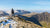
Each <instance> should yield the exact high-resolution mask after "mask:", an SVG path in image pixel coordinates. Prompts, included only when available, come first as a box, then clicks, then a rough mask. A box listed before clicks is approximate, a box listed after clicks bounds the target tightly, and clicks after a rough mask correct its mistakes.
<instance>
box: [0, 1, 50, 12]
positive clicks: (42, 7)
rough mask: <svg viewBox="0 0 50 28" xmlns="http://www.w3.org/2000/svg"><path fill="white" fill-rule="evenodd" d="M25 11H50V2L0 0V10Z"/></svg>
mask: <svg viewBox="0 0 50 28" xmlns="http://www.w3.org/2000/svg"><path fill="white" fill-rule="evenodd" d="M12 8H13V9H15V10H17V9H21V10H22V9H23V10H28V11H32V12H43V11H47V12H49V11H50V0H0V10H4V11H5V10H10V9H12Z"/></svg>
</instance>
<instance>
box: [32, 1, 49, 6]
mask: <svg viewBox="0 0 50 28" xmlns="http://www.w3.org/2000/svg"><path fill="white" fill-rule="evenodd" d="M33 4H37V5H44V6H45V5H46V6H47V5H50V1H35V2H33Z"/></svg>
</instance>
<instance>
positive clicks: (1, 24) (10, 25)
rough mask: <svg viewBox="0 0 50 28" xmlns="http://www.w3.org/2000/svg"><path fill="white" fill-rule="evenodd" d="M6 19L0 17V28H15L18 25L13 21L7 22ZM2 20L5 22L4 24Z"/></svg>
mask: <svg viewBox="0 0 50 28" xmlns="http://www.w3.org/2000/svg"><path fill="white" fill-rule="evenodd" d="M6 18H8V17H0V28H4V27H5V26H6V25H8V24H9V26H6V27H11V28H16V26H17V24H18V23H17V22H16V21H14V20H8V19H6ZM4 20H6V22H5V21H4Z"/></svg>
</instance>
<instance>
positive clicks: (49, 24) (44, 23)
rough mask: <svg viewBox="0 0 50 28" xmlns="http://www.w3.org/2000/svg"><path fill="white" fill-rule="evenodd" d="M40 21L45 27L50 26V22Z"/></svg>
mask: <svg viewBox="0 0 50 28" xmlns="http://www.w3.org/2000/svg"><path fill="white" fill-rule="evenodd" d="M40 23H41V24H42V26H43V27H45V28H50V23H48V24H47V22H44V21H42V22H40Z"/></svg>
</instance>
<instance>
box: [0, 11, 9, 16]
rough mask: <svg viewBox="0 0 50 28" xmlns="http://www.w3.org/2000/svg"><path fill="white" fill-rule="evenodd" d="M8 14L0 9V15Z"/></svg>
mask: <svg viewBox="0 0 50 28" xmlns="http://www.w3.org/2000/svg"><path fill="white" fill-rule="evenodd" d="M6 15H9V14H8V13H6V12H5V11H0V16H6Z"/></svg>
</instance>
